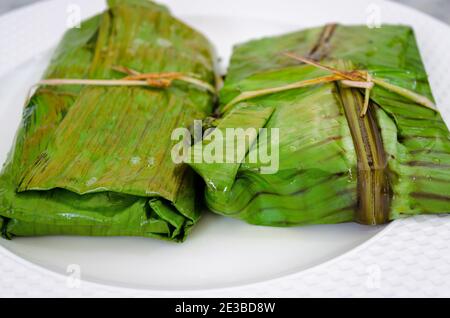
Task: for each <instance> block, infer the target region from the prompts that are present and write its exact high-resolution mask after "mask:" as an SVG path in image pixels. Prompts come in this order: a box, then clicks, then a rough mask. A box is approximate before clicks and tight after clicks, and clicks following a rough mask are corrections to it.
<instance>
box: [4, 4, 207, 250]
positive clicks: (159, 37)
mask: <svg viewBox="0 0 450 318" xmlns="http://www.w3.org/2000/svg"><path fill="white" fill-rule="evenodd" d="M108 4H109V8H108V10H107V11H105V12H104V13H102V14H100V15H97V16H94V17H92V18H90V19H88V20H86V21H84V22H83V23H82V25H81V27H80V28H74V29H71V30H69V31H68V32H67V33H66V34H65V36H64V38H63V39H62V41H61V43H60V44H59V46H58V48H57V50H56V52H55V53H54V56H53V59H52V61H51V63H50V65H49V67H48V69H47V71H46V73H45V76H44V78H46V79H95V80H98V79H100V80H102V79H103V80H111V79H121V78H123V77H124V74H122V73H121V72H119V71H118V70H117V67H120V68H121V69H126V70H134V71H137V72H140V73H144V74H147V73H163V72H179V73H182V74H195V76H197V79H198V80H202V81H203V82H206V83H209V84H211V85H214V82H215V75H214V58H213V50H212V48H211V45H210V43H209V42H208V40H207V39H206V38H205V37H203V36H202V35H201V34H199V33H198V32H197V31H195V30H193V29H192V28H190V27H189V26H187V25H185V24H184V23H182V22H180V21H179V20H177V19H176V18H174V17H172V16H171V14H170V12H169V11H168V10H167V9H166V8H165V7H163V6H160V5H157V4H155V3H153V2H151V1H143V0H142V1H140V0H126V1H123V0H122V1H109V2H108ZM213 103H214V96H213V94H211V93H210V92H208V91H206V90H204V89H202V88H200V87H195V86H194V85H189V84H188V83H185V82H181V81H174V82H173V83H172V84H171V85H170V86H169V87H166V88H152V87H131V86H111V87H110V86H95V85H94V86H89V85H64V86H49V85H43V86H40V87H39V88H38V89H37V91H36V93H35V94H34V95H33V96H32V98H31V99H30V101H29V102H28V104H27V105H26V107H25V109H24V111H23V119H22V122H21V125H20V128H19V131H18V133H17V136H16V140H15V144H14V147H13V149H12V151H11V153H10V154H9V157H8V160H7V162H6V163H5V165H4V167H3V171H2V173H1V176H0V216H1V217H0V220H1V221H0V223H1V224H2V234H3V236H4V237H6V238H11V237H13V236H34V235H88V236H112V235H117V236H144V237H155V238H160V239H167V240H173V241H182V240H184V239H185V237H186V235H187V234H188V233H189V231H190V230H191V228H192V226H193V225H194V224H195V223H196V222H197V221H198V219H199V217H200V210H199V208H200V207H199V203H198V200H197V195H196V183H197V181H196V179H195V176H194V174H193V172H192V171H191V170H189V169H188V167H186V166H184V165H177V164H175V163H173V161H172V159H171V155H170V149H171V146H172V143H173V141H172V140H171V132H172V131H173V130H174V129H175V128H177V127H187V126H189V125H190V123H191V122H192V121H193V120H195V119H202V118H204V117H206V116H208V115H209V114H210V113H211V112H212V107H213Z"/></svg>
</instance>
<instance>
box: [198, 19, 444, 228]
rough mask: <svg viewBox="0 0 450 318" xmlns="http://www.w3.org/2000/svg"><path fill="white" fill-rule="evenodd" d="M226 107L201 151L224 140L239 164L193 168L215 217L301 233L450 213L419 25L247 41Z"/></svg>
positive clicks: (226, 91) (323, 30) (224, 97)
mask: <svg viewBox="0 0 450 318" xmlns="http://www.w3.org/2000/svg"><path fill="white" fill-rule="evenodd" d="M220 104H221V105H220V108H219V111H218V114H219V116H218V118H217V119H216V120H215V121H212V124H211V125H212V128H211V131H210V132H209V135H208V136H206V137H205V139H204V140H203V141H202V143H201V145H202V147H204V148H206V147H209V148H208V149H211V148H213V147H212V146H211V144H212V143H213V142H214V140H215V138H216V137H217V136H219V135H220V136H222V137H223V139H224V140H223V145H224V146H223V147H219V148H216V150H217V149H219V151H220V152H226V151H230V150H231V151H232V152H233V155H232V156H234V157H233V158H234V159H235V162H232V161H228V160H222V161H219V160H206V161H205V160H203V161H202V160H199V158H197V160H191V162H189V164H190V165H191V166H192V167H193V168H194V169H195V170H196V171H197V172H198V173H199V174H200V175H201V176H202V177H203V179H204V180H205V181H206V184H207V188H206V193H205V198H206V203H207V205H208V207H209V208H210V209H211V210H213V211H215V212H217V213H220V214H222V215H225V216H230V217H234V218H238V219H242V220H245V221H247V222H249V223H252V224H258V225H268V226H293V225H302V224H324V223H340V222H350V221H356V222H359V223H362V224H370V225H375V224H383V223H386V222H388V221H390V220H394V219H398V218H402V217H406V216H410V215H417V214H432V213H449V212H450V134H449V131H448V128H447V127H446V124H445V123H444V121H443V119H442V117H441V115H440V114H439V112H438V111H437V109H435V108H434V104H433V96H432V92H431V89H430V85H429V83H428V79H427V74H426V71H425V68H424V65H423V63H422V60H421V56H420V53H419V49H418V46H417V44H416V40H415V36H414V33H413V30H412V29H411V28H410V27H407V26H396V25H384V26H382V27H381V28H378V29H369V28H367V27H366V26H341V25H327V26H325V27H320V28H312V29H307V30H304V31H301V32H295V33H291V34H287V35H282V36H276V37H270V38H264V39H260V40H254V41H250V42H248V43H244V44H241V45H239V46H237V47H236V48H235V49H234V53H233V55H232V59H231V64H230V67H229V72H228V75H227V77H226V81H225V84H224V87H223V89H222V90H221V92H220ZM233 128H234V129H237V128H241V129H242V130H244V131H247V129H248V128H254V129H256V130H257V131H258V132H257V134H254V133H253V134H252V133H251V131H250V132H249V133H247V134H245V135H244V136H242V135H241V136H239V134H236V133H235V134H231V135H229V134H227V132H228V131H229V130H230V129H233ZM263 129H266V130H263ZM219 133H220V134H219ZM213 135H215V136H214V137H213ZM222 137H221V138H222ZM274 137H276V138H274ZM271 138H272V140H271ZM239 140H240V141H244V144H243V148H242V149H245V151H244V155H242V156H239V155H235V154H234V151H236V153H238V151H237V147H238V145H237V144H238V141H239ZM268 140H270V142H269V141H268ZM230 141H231V143H228V142H230ZM233 141H236V142H233ZM241 145H242V144H241ZM233 147H234V148H233ZM191 149H192V148H191ZM261 153H262V154H266V155H270V157H271V158H272V159H273V161H274V162H275V161H278V162H277V164H276V165H275V166H274V165H272V168H271V169H267V168H268V165H269V164H271V163H270V162H268V161H265V160H262V159H261V157H259V156H258V154H261ZM195 156H197V157H198V155H194V157H195ZM252 158H253V159H254V160H252ZM255 158H256V160H255ZM213 159H214V158H213ZM274 167H275V168H276V169H273V168H274ZM264 169H265V170H264Z"/></svg>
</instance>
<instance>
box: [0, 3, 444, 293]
mask: <svg viewBox="0 0 450 318" xmlns="http://www.w3.org/2000/svg"><path fill="white" fill-rule="evenodd" d="M161 2H164V3H167V4H168V5H169V6H170V7H171V9H172V11H173V12H174V14H176V15H177V16H179V17H180V18H181V19H183V20H184V21H186V22H188V23H190V24H191V25H193V26H195V27H196V28H198V29H201V30H202V31H203V32H204V33H206V34H207V35H208V36H209V38H210V39H211V40H212V41H213V42H214V43H215V45H216V47H217V49H218V52H219V55H220V56H221V57H222V59H223V61H227V60H228V58H229V54H230V52H231V45H232V44H233V43H236V42H240V41H245V40H247V39H250V38H255V37H259V36H263V35H272V34H279V33H283V32H289V31H293V30H297V29H300V28H303V27H309V26H314V25H320V24H323V23H326V22H330V21H338V22H341V23H367V22H370V23H373V22H375V23H376V22H378V21H380V22H382V23H404V24H410V25H413V26H414V28H415V30H416V32H417V36H418V40H419V45H420V48H421V50H422V54H423V56H424V60H425V64H426V67H427V70H428V72H429V73H430V80H431V84H432V87H433V91H434V93H435V96H436V99H437V101H438V106H439V108H440V109H441V111H442V112H443V113H444V117H445V119H446V121H447V123H449V117H450V116H449V104H448V102H447V103H446V102H445V101H447V100H448V97H449V96H448V93H447V91H446V88H448V87H449V85H450V72H449V66H450V58H449V53H448V52H450V50H449V45H450V42H449V41H448V40H449V34H450V30H449V28H448V27H447V26H446V25H444V24H442V23H440V22H437V21H435V20H433V19H432V18H430V17H428V16H425V15H423V14H421V13H418V12H416V11H413V10H411V9H408V8H405V7H402V6H399V5H396V4H393V3H388V2H383V1H358V2H357V3H355V1H347V0H345V1H339V3H337V2H336V1H325V0H319V1H317V0H316V1H313V3H310V2H309V1H293V0H278V1H269V0H263V1H261V0H259V1H256V0H255V1H253V0H241V1H235V0H230V1H227V2H226V3H223V4H220V5H218V4H217V3H213V2H212V1H208V0H192V1H189V2H187V1H182V0H170V1H161ZM325 6H328V9H327V10H323V8H324V7H325ZM103 7H104V4H103V1H102V0H98V1H88V0H76V1H74V0H72V1H65V0H58V1H48V2H44V3H41V4H37V5H34V6H30V7H27V8H25V9H22V10H20V11H17V12H14V13H12V14H9V15H6V16H3V17H1V18H0V36H1V37H0V39H2V45H1V46H0V77H1V78H2V79H3V81H2V83H4V85H2V87H1V88H0V122H1V123H0V133H1V135H2V139H1V142H0V160H1V161H3V160H4V158H5V156H6V153H7V151H8V149H9V147H10V145H11V141H12V138H13V136H14V132H15V129H16V127H17V124H18V121H19V117H20V111H21V110H20V109H21V107H22V105H21V103H22V101H23V99H24V98H25V95H26V91H27V89H28V87H29V86H31V85H32V84H33V83H34V82H35V81H36V80H37V79H38V78H39V76H40V74H41V73H42V70H43V68H45V66H46V63H47V61H48V58H49V55H50V54H51V48H52V47H54V46H55V44H56V43H57V41H58V39H59V37H60V36H61V35H62V33H63V32H64V30H65V29H66V28H67V25H68V22H69V23H70V22H72V19H73V18H74V14H75V17H76V14H77V13H78V11H79V12H80V13H81V15H82V16H83V17H87V16H90V15H92V14H93V13H95V12H98V11H99V10H101V9H102V8H103ZM21 21H27V23H21ZM222 68H223V69H225V64H224V65H222ZM230 229H231V230H230ZM380 231H381V232H380ZM379 232H380V233H379ZM377 233H379V234H377ZM449 242H450V220H449V218H448V217H418V218H413V219H408V220H404V221H398V222H395V223H393V224H391V225H389V226H388V227H387V228H384V229H383V228H367V227H362V226H358V225H356V224H343V225H336V226H314V227H304V228H294V229H274V228H261V227H253V226H248V225H245V224H242V223H240V222H237V221H233V220H227V219H224V218H220V217H217V216H213V215H208V216H207V217H206V218H205V219H204V220H203V221H202V222H201V224H200V225H199V227H198V228H197V229H196V230H195V231H194V233H193V235H192V236H191V237H190V239H189V240H188V241H187V242H186V243H185V244H182V245H174V244H170V243H165V242H158V241H154V240H145V239H131V238H112V239H111V238H109V239H103V238H95V239H93V238H67V237H64V238H61V237H59V238H39V239H36V238H26V239H16V240H14V241H11V242H7V241H1V242H0V244H1V245H2V246H3V247H1V248H0V270H1V271H2V273H3V275H1V277H0V287H1V288H0V295H5V296H6V295H8V296H14V295H23V296H33V295H34V296H39V295H40V296H42V295H49V296H50V295H56V296H92V295H95V296H103V295H105V296H114V295H116V296H118V295H128V296H138V295H147V296H179V295H184V296H186V295H188V296H202V295H205V296H225V295H230V296H302V295H322V296H323V295H326V296H350V295H356V296H364V295H371V296H374V295H379V296H398V295H403V296H408V295H417V296H420V295H440V296H443V295H449V294H450V270H449V269H450V250H449V244H448V243H449ZM355 247H356V248H355ZM330 259H333V260H331V261H329V260H330ZM36 264H37V265H36ZM174 269H177V270H176V271H175V274H173V273H174V272H173V270H174ZM169 273H171V275H169ZM61 274H63V275H61ZM79 274H80V275H81V278H82V279H83V281H82V282H81V283H80V284H79V283H78V280H77V278H78V277H79V276H80V275H79ZM87 281H90V282H87ZM111 285H115V287H112V286H111ZM133 288H136V289H133ZM138 288H139V289H138ZM206 289H207V290H206Z"/></svg>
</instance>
